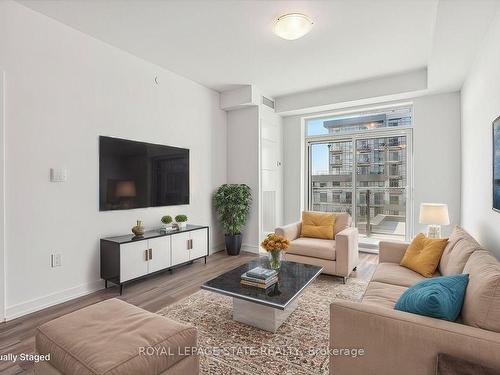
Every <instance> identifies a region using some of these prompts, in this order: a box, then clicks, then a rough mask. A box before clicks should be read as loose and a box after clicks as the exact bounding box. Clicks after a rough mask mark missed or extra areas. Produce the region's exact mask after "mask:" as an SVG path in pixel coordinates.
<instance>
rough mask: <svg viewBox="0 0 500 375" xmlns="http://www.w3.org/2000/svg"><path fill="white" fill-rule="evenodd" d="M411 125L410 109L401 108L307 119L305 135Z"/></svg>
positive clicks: (347, 132)
mask: <svg viewBox="0 0 500 375" xmlns="http://www.w3.org/2000/svg"><path fill="white" fill-rule="evenodd" d="M411 124H412V108H411V107H410V106H402V107H396V108H387V109H385V110H373V111H367V112H358V113H347V114H343V115H335V116H330V117H322V118H313V119H309V120H307V122H306V126H307V128H306V135H307V136H308V137H314V136H321V135H328V134H336V135H342V134H349V133H355V132H366V131H370V130H374V129H383V128H391V129H394V128H402V127H410V126H411Z"/></svg>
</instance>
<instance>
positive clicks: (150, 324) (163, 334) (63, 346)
mask: <svg viewBox="0 0 500 375" xmlns="http://www.w3.org/2000/svg"><path fill="white" fill-rule="evenodd" d="M196 336H197V334H196V328H194V327H190V326H186V325H184V324H180V323H177V322H174V321H172V320H170V319H167V318H165V317H162V316H160V315H157V314H153V313H150V312H148V311H145V310H142V309H140V308H138V307H135V306H133V305H130V304H128V303H126V302H123V301H121V300H118V299H116V298H113V299H109V300H107V301H104V302H100V303H97V304H94V305H91V306H89V307H86V308H83V309H81V310H77V311H75V312H73V313H70V314H68V315H64V316H62V317H60V318H57V319H55V320H52V321H50V322H48V323H45V324H43V325H42V326H40V327H38V329H37V333H36V338H35V341H36V350H37V352H38V353H40V354H48V353H50V354H51V357H50V364H51V365H52V366H54V367H55V368H56V369H57V370H59V371H60V372H61V373H63V374H98V375H100V374H106V375H118V374H158V373H160V372H162V371H165V370H166V369H168V368H169V367H171V366H173V365H174V364H175V363H177V362H179V361H180V360H182V359H183V358H184V356H183V353H182V351H180V350H179V348H181V349H183V348H186V347H195V346H196ZM148 347H153V348H158V350H159V351H160V353H161V352H163V353H164V354H165V355H161V354H160V355H147V352H146V353H143V354H142V355H141V351H140V348H148ZM169 348H170V351H169V350H168V349H169ZM170 353H172V355H170Z"/></svg>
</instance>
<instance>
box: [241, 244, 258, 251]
mask: <svg viewBox="0 0 500 375" xmlns="http://www.w3.org/2000/svg"><path fill="white" fill-rule="evenodd" d="M241 250H243V251H248V252H250V253H255V254H259V246H258V245H254V244H249V243H244V244H242V245H241Z"/></svg>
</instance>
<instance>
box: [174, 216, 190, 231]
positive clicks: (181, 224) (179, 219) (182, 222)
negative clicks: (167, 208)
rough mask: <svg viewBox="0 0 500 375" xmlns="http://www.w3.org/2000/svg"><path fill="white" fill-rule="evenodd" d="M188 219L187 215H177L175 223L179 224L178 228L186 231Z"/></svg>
mask: <svg viewBox="0 0 500 375" xmlns="http://www.w3.org/2000/svg"><path fill="white" fill-rule="evenodd" d="M187 221H188V217H187V216H186V215H177V216H176V217H175V222H176V224H177V228H179V229H185V228H186V226H187Z"/></svg>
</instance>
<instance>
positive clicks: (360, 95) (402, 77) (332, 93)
mask: <svg viewBox="0 0 500 375" xmlns="http://www.w3.org/2000/svg"><path fill="white" fill-rule="evenodd" d="M425 89H427V68H421V69H417V70H413V71H410V72H405V73H398V74H392V75H388V76H383V77H378V78H373V79H367V80H362V81H357V82H348V83H344V84H339V85H334V86H329V87H324V88H320V89H315V90H312V91H306V92H299V93H295V94H290V95H284V96H280V97H277V98H276V112H278V113H280V114H282V115H283V116H290V115H296V114H302V113H305V112H308V113H311V112H312V111H314V112H319V111H324V110H328V109H329V108H325V107H330V106H331V105H332V104H343V105H342V106H343V107H347V106H350V105H352V104H347V103H349V102H353V101H355V102H359V101H361V100H366V99H372V98H381V97H388V96H392V95H395V94H397V95H403V94H404V93H410V92H416V91H419V90H425ZM383 100H391V99H378V101H383Z"/></svg>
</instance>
